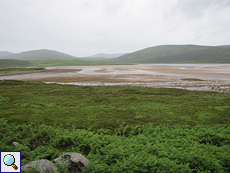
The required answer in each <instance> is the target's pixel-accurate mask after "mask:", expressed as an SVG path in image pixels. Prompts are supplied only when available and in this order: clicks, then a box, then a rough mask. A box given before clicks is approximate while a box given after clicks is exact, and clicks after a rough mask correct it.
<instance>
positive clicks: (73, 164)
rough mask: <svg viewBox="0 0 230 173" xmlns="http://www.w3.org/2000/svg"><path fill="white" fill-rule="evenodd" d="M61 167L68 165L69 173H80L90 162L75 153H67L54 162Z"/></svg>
mask: <svg viewBox="0 0 230 173" xmlns="http://www.w3.org/2000/svg"><path fill="white" fill-rule="evenodd" d="M54 162H55V163H57V164H58V165H60V166H64V164H68V173H80V172H81V170H82V168H83V167H84V166H86V165H88V164H89V160H88V159H87V158H86V157H84V156H83V155H81V154H79V153H75V152H69V153H66V154H64V155H62V156H60V157H58V158H56V159H55V160H54Z"/></svg>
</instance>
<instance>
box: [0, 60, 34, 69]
mask: <svg viewBox="0 0 230 173" xmlns="http://www.w3.org/2000/svg"><path fill="white" fill-rule="evenodd" d="M31 65H32V64H31V63H30V62H28V61H22V60H14V59H0V68H3V67H27V66H31Z"/></svg>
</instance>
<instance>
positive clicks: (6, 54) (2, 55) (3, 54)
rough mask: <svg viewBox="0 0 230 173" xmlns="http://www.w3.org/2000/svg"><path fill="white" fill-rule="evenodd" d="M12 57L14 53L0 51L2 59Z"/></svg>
mask: <svg viewBox="0 0 230 173" xmlns="http://www.w3.org/2000/svg"><path fill="white" fill-rule="evenodd" d="M10 55H13V53H11V52H7V51H0V57H4V56H10Z"/></svg>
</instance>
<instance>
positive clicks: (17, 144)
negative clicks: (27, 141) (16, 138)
mask: <svg viewBox="0 0 230 173" xmlns="http://www.w3.org/2000/svg"><path fill="white" fill-rule="evenodd" d="M12 145H14V146H15V147H16V146H20V145H21V144H19V143H18V142H13V143H12Z"/></svg>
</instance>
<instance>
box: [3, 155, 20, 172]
mask: <svg viewBox="0 0 230 173" xmlns="http://www.w3.org/2000/svg"><path fill="white" fill-rule="evenodd" d="M3 162H4V164H5V165H7V166H12V167H13V168H14V169H15V170H17V169H18V167H17V166H16V165H15V164H14V163H15V158H14V156H13V155H11V154H7V155H5V156H4V158H3Z"/></svg>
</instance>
